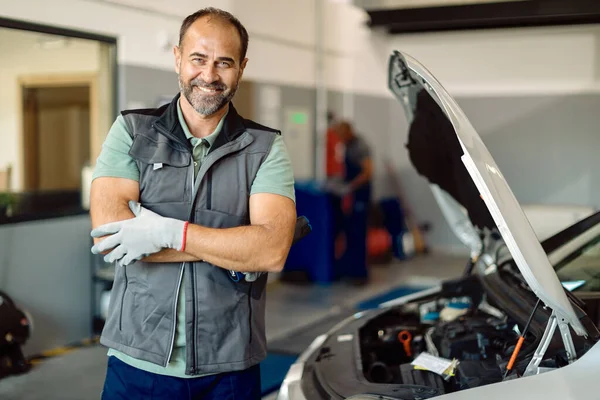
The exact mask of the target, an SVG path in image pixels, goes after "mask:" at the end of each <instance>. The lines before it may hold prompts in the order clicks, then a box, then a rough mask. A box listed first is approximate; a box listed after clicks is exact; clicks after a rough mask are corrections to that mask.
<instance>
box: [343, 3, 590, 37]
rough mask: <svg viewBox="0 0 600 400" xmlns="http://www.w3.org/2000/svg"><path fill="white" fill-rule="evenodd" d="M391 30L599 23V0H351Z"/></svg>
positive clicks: (373, 22) (374, 24) (372, 23)
mask: <svg viewBox="0 0 600 400" xmlns="http://www.w3.org/2000/svg"><path fill="white" fill-rule="evenodd" d="M353 4H354V5H355V6H358V7H361V8H363V9H364V10H365V11H366V12H367V14H368V15H369V19H370V20H369V26H370V27H372V28H379V29H384V30H386V31H387V32H389V33H391V34H400V33H410V32H428V31H447V30H465V29H492V28H510V27H527V26H548V25H577V24H592V23H600V1H598V0H353Z"/></svg>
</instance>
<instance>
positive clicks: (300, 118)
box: [290, 112, 308, 125]
mask: <svg viewBox="0 0 600 400" xmlns="http://www.w3.org/2000/svg"><path fill="white" fill-rule="evenodd" d="M290 120H291V122H292V123H294V124H297V125H306V123H307V122H308V114H306V113H304V112H295V113H292V114H291V115H290Z"/></svg>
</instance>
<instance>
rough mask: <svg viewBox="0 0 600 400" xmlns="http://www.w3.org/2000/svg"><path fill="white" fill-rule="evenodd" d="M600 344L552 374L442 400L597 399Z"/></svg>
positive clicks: (441, 399)
mask: <svg viewBox="0 0 600 400" xmlns="http://www.w3.org/2000/svg"><path fill="white" fill-rule="evenodd" d="M598 371H600V342H598V343H596V344H595V345H594V346H593V347H592V348H591V349H590V350H589V351H588V352H587V353H586V354H584V355H583V357H581V358H580V359H579V360H577V362H575V363H573V364H570V365H567V366H565V367H562V368H558V369H555V370H553V371H549V372H545V373H542V374H539V375H534V376H528V377H526V378H522V379H515V380H508V381H504V382H500V383H493V384H490V385H487V386H482V387H478V388H473V389H469V390H464V391H460V392H454V393H449V394H445V395H442V396H439V397H436V399H439V400H481V399H486V400H505V399H527V400H575V399H593V398H596V397H598V395H597V394H596V395H595V394H594V393H597V391H598V387H597V384H596V381H597V380H598Z"/></svg>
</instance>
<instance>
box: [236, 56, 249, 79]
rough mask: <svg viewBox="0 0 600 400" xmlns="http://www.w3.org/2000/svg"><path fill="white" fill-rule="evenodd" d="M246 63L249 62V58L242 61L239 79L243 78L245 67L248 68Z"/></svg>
mask: <svg viewBox="0 0 600 400" xmlns="http://www.w3.org/2000/svg"><path fill="white" fill-rule="evenodd" d="M246 64H248V58H244V59H243V60H242V62H241V63H240V74H239V77H238V79H242V76H243V75H244V69H245V68H246Z"/></svg>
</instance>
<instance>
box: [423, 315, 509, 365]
mask: <svg viewBox="0 0 600 400" xmlns="http://www.w3.org/2000/svg"><path fill="white" fill-rule="evenodd" d="M432 340H433V342H434V343H435V345H436V347H437V349H438V352H439V354H440V356H441V357H444V358H447V359H454V358H456V359H458V360H461V361H465V360H485V359H488V358H493V357H494V356H495V355H496V354H499V355H501V356H506V354H505V349H506V348H507V347H508V346H509V345H511V344H515V343H516V341H517V334H516V333H515V332H514V331H512V330H510V329H509V328H508V327H507V326H506V324H504V323H501V322H500V321H497V320H494V321H490V320H489V318H485V317H477V316H463V317H460V318H458V319H456V320H454V321H451V322H446V323H441V324H440V325H438V326H437V327H436V329H435V331H434V332H433V335H432Z"/></svg>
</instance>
